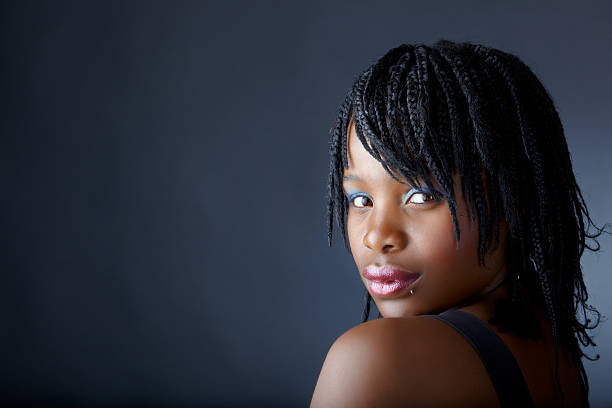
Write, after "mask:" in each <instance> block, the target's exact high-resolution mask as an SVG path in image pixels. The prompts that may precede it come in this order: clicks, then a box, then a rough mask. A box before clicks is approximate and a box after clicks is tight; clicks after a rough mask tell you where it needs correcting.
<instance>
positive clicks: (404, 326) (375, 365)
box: [311, 317, 497, 407]
mask: <svg viewBox="0 0 612 408" xmlns="http://www.w3.org/2000/svg"><path fill="white" fill-rule="evenodd" d="M483 388H484V390H483ZM408 403H410V404H414V405H454V406H457V405H464V404H465V405H466V406H479V405H482V406H485V405H486V406H495V405H497V398H496V395H495V391H494V389H493V387H492V385H491V383H490V380H489V377H488V375H487V373H486V370H485V369H484V367H483V366H482V364H481V363H480V360H479V359H478V357H477V355H476V353H475V352H474V351H473V350H472V348H471V346H470V345H469V343H467V341H465V340H464V339H463V337H461V335H459V334H458V333H457V332H456V331H455V330H454V329H452V328H450V327H449V326H447V325H446V324H444V323H442V322H440V321H438V320H436V319H432V318H428V317H412V318H385V319H377V320H373V321H370V322H367V323H363V324H360V325H359V326H356V327H354V328H352V329H351V330H349V331H347V332H346V333H344V334H343V335H342V336H340V337H339V338H338V339H337V340H336V341H335V342H334V344H333V345H332V347H331V348H330V350H329V352H328V354H327V357H326V359H325V362H324V364H323V368H322V369H321V374H320V375H319V380H318V382H317V386H316V388H315V392H314V395H313V398H312V403H311V406H312V407H343V406H346V407H348V406H350V407H361V406H363V407H366V406H374V405H375V406H405V405H407V404H408Z"/></svg>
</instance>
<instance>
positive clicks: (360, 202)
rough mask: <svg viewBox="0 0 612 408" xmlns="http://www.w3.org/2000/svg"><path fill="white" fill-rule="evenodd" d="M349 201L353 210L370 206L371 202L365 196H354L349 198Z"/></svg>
mask: <svg viewBox="0 0 612 408" xmlns="http://www.w3.org/2000/svg"><path fill="white" fill-rule="evenodd" d="M349 201H350V202H351V204H352V205H353V207H355V208H364V207H371V206H372V200H370V198H369V197H368V196H365V195H355V196H352V197H349Z"/></svg>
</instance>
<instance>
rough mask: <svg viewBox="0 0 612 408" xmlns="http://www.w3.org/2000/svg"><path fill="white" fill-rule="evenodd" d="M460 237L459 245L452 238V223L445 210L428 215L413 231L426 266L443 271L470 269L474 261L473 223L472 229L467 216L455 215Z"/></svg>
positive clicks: (475, 236)
mask: <svg viewBox="0 0 612 408" xmlns="http://www.w3.org/2000/svg"><path fill="white" fill-rule="evenodd" d="M458 222H459V229H460V231H461V236H460V239H459V247H457V240H456V238H455V230H454V228H453V222H452V219H451V216H450V213H449V212H448V210H446V212H445V214H444V215H442V214H431V216H428V217H427V219H425V220H422V222H420V223H419V224H418V227H417V228H418V230H416V229H415V231H414V232H413V234H412V235H413V239H414V243H415V246H417V247H418V249H417V252H418V253H419V254H420V255H421V256H422V261H423V262H424V265H423V266H424V268H425V269H430V268H431V269H432V270H439V271H446V270H448V269H452V270H453V271H458V270H461V269H471V268H473V267H474V266H475V263H477V257H476V253H477V252H476V251H477V245H478V242H477V237H478V232H477V230H476V226H474V229H472V226H471V223H470V220H469V218H468V219H466V218H465V217H460V218H458Z"/></svg>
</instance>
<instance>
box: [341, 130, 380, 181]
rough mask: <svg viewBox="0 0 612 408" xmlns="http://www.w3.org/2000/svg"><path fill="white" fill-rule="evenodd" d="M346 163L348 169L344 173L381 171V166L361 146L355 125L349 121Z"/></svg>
mask: <svg viewBox="0 0 612 408" xmlns="http://www.w3.org/2000/svg"><path fill="white" fill-rule="evenodd" d="M346 152H347V161H348V169H345V173H366V174H367V173H369V172H371V171H375V170H378V169H380V170H383V171H384V169H383V168H382V165H381V164H380V163H379V162H378V161H377V160H376V159H375V158H374V157H372V155H371V154H370V153H368V151H367V150H366V149H365V148H364V147H363V144H361V140H359V137H358V136H357V131H356V130H355V124H354V123H353V120H352V119H351V121H350V123H349V127H348V132H347V149H346Z"/></svg>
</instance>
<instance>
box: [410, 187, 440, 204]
mask: <svg viewBox="0 0 612 408" xmlns="http://www.w3.org/2000/svg"><path fill="white" fill-rule="evenodd" d="M406 196H407V197H408V198H407V199H406V203H408V204H427V203H428V202H432V201H435V197H434V196H433V194H431V193H430V192H427V191H422V190H414V189H413V190H410V192H409V193H408V194H406Z"/></svg>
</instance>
